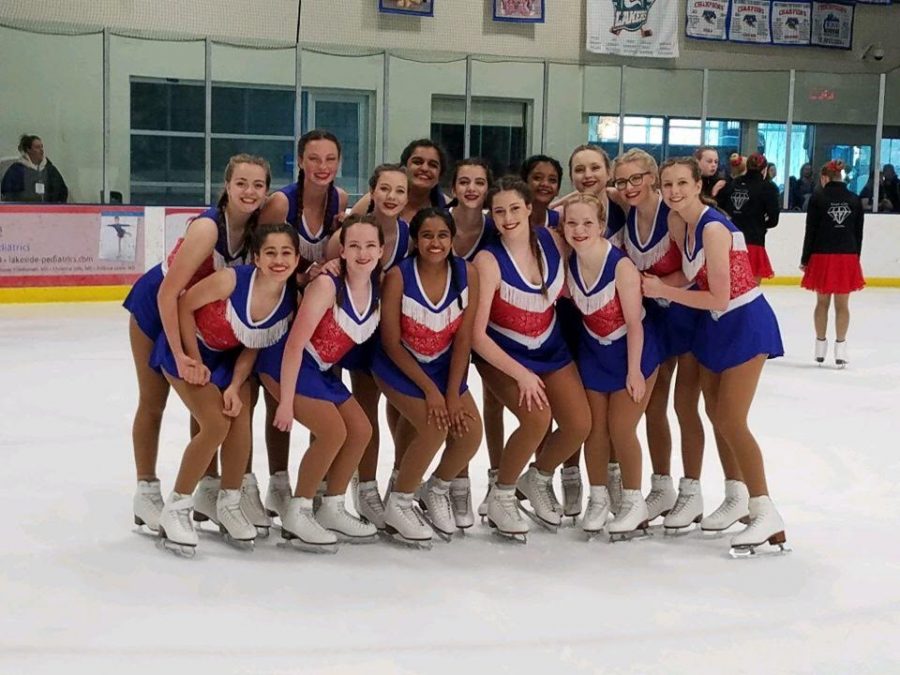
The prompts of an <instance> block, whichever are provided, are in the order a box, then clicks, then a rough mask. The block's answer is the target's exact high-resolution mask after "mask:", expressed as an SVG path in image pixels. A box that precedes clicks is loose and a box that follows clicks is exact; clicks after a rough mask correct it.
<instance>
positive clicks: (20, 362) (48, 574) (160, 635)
mask: <svg viewBox="0 0 900 675" xmlns="http://www.w3.org/2000/svg"><path fill="white" fill-rule="evenodd" d="M766 294H767V296H768V297H769V299H770V301H771V302H772V304H773V306H774V307H775V310H776V312H777V314H778V317H779V320H780V322H781V327H782V331H783V334H784V342H785V347H786V352H787V355H786V356H785V358H782V359H778V360H775V361H771V362H769V364H768V365H767V367H766V369H765V370H764V372H763V378H762V382H761V386H760V391H759V393H758V395H757V400H756V404H755V406H754V409H753V413H752V419H751V424H752V428H753V429H754V431H755V433H756V435H757V438H758V440H759V441H760V444H761V446H762V448H763V451H764V453H765V456H766V463H767V469H768V474H769V485H770V489H771V493H772V496H773V498H774V499H775V501H776V503H777V504H778V507H779V509H780V510H781V513H782V515H783V516H784V519H785V521H786V524H787V536H788V543H789V545H791V546H792V547H793V549H794V551H793V553H791V554H790V555H787V556H783V557H770V558H761V559H756V560H732V559H730V558H729V557H728V555H727V551H728V538H727V537H726V538H720V539H706V538H703V537H701V535H700V534H699V533H693V534H690V535H687V536H684V537H678V538H672V537H665V536H664V535H663V534H662V533H661V532H656V534H655V535H654V536H653V537H651V538H650V539H648V540H644V541H637V542H626V543H619V544H614V545H610V544H607V543H606V542H605V541H594V542H591V543H586V542H585V541H583V539H582V536H581V532H580V529H576V528H571V527H569V528H566V529H564V530H561V531H560V533H559V534H558V535H552V534H549V533H547V532H543V531H536V530H533V531H532V534H531V535H530V536H529V540H528V544H527V545H525V546H521V545H516V544H511V543H506V542H503V541H499V540H497V539H496V538H495V537H494V536H492V535H491V534H490V532H489V531H488V529H487V528H486V527H483V526H481V525H476V526H475V527H474V528H472V529H471V530H469V533H468V534H467V535H466V536H465V537H463V538H461V539H459V540H456V541H453V542H452V543H449V544H444V543H442V542H436V543H435V545H434V548H433V549H432V550H431V551H414V550H407V549H404V548H401V547H399V546H396V545H390V544H387V543H384V542H379V543H378V544H375V545H371V546H358V547H349V546H345V547H344V548H342V549H341V550H340V551H339V552H338V553H337V555H334V556H316V555H313V554H305V553H302V552H298V551H293V550H284V549H282V548H277V547H276V546H275V542H276V541H278V540H279V539H280V537H279V536H278V531H277V529H276V530H275V531H273V536H272V537H270V539H269V540H268V541H266V540H260V541H259V542H258V546H257V550H256V551H255V552H252V553H245V552H240V551H237V550H235V549H232V548H230V547H228V546H227V545H226V544H224V543H223V542H222V541H221V540H220V539H219V538H218V536H217V535H213V534H208V535H206V536H201V544H200V550H199V553H198V555H197V557H196V558H195V559H194V560H184V559H180V558H177V557H175V556H174V555H172V554H170V553H166V552H164V551H160V550H158V549H157V548H156V547H155V546H154V541H153V539H152V538H151V537H149V536H147V535H141V534H137V533H136V532H135V530H134V526H133V525H132V516H131V510H130V509H131V496H132V492H133V487H134V481H133V463H132V451H131V440H130V428H131V419H132V414H133V409H134V405H135V401H136V385H135V381H134V376H133V371H132V362H131V356H130V353H129V348H128V339H127V316H128V315H127V314H126V312H125V311H124V310H123V309H121V308H120V307H119V306H118V305H116V304H112V303H110V304H77V305H75V304H71V305H35V306H0V373H2V375H0V382H2V384H3V386H2V390H0V424H2V432H0V451H2V459H3V472H2V476H3V482H2V486H3V487H2V504H3V515H2V518H0V540H2V548H0V607H2V611H0V672H2V673H4V674H5V673H28V674H32V673H33V674H38V673H61V672H67V673H117V674H120V673H127V674H128V675H136V674H137V673H159V672H167V673H187V672H200V669H201V668H202V669H203V670H204V671H205V672H210V673H298V672H315V673H473V674H474V673H492V672H500V673H505V672H510V673H517V674H521V673H531V672H542V673H595V672H609V673H682V672H684V673H688V672H689V673H745V672H746V673H758V672H773V673H817V674H818V673H850V672H853V673H887V672H900V645H898V628H900V555H898V553H900V543H898V530H897V525H898V513H900V498H898V495H900V488H898V480H900V459H898V457H900V451H898V440H897V439H898V435H897V430H898V425H900V291H897V290H888V289H868V290H866V291H864V292H863V293H860V294H856V295H854V296H853V299H852V302H851V310H852V312H853V318H852V324H851V331H850V337H849V341H850V352H849V354H850V362H851V363H850V366H849V367H848V368H847V369H846V370H844V371H839V370H837V369H835V368H834V366H833V365H832V364H831V363H829V364H827V365H826V366H825V367H817V366H816V365H815V364H813V363H812V348H813V333H812V326H811V323H812V321H811V314H812V305H813V296H812V294H810V293H806V292H802V291H800V290H799V289H787V288H767V289H766ZM829 359H831V355H829ZM472 372H473V375H472V376H471V377H470V383H471V384H472V387H473V389H475V390H476V399H480V393H479V392H478V390H480V383H479V381H478V379H477V374H474V370H473V371H472ZM257 412H258V413H259V411H257ZM672 418H673V420H674V415H673V417H672ZM257 420H258V422H257V423H258V425H259V424H261V420H260V419H259V417H257ZM187 428H188V423H187V414H186V411H185V409H184V407H183V406H182V404H181V402H180V401H179V400H178V399H177V397H175V394H174V393H173V394H172V397H171V399H170V406H169V410H168V411H167V414H166V419H165V423H164V428H163V439H162V448H161V452H160V466H159V470H160V477H161V479H162V481H163V492H164V494H167V493H168V491H169V490H171V486H172V481H173V479H174V474H175V472H176V470H177V466H178V462H179V460H180V457H181V452H182V450H183V446H184V443H185V442H186V437H187ZM256 435H257V438H260V437H261V427H260V426H258V427H257V431H256ZM673 435H674V436H675V442H676V447H677V425H673ZM387 437H389V436H388V434H387V433H382V438H383V439H384V438H387ZM305 443H306V433H305V431H303V430H302V429H298V428H297V427H295V433H294V438H293V443H292V447H293V452H292V457H291V460H292V461H291V466H292V473H294V474H295V471H294V469H295V468H296V465H297V463H298V462H299V456H300V453H301V452H302V450H303V449H304V447H305ZM257 445H258V448H259V449H260V450H261V449H262V444H261V443H258V444H257ZM391 459H392V452H391V450H390V449H389V448H388V447H387V446H383V452H382V457H381V462H380V468H379V482H380V484H381V486H382V488H383V486H384V484H385V482H386V480H387V477H388V474H389V471H390V462H391ZM486 466H487V453H486V450H485V449H484V448H482V450H481V451H480V453H479V455H478V456H477V458H476V459H475V461H474V463H473V467H472V484H473V496H474V499H475V503H476V505H477V504H478V502H479V501H480V500H481V498H482V497H483V495H484V491H485V486H486V482H487V480H486V475H485V469H486ZM644 466H645V469H644V472H643V473H644V491H645V492H646V491H647V490H648V489H649V485H648V483H649V474H650V468H649V460H648V459H647V458H646V453H645V464H644ZM255 470H256V473H257V475H258V476H259V477H260V482H261V487H262V489H263V490H265V476H266V474H267V468H266V461H265V453H264V452H262V451H258V453H257V458H256V460H255ZM673 475H675V477H676V481H677V477H678V475H680V460H679V459H678V458H677V453H676V457H675V458H673ZM703 489H704V498H705V502H706V512H707V513H708V512H710V511H711V510H712V509H714V508H715V507H716V506H717V505H718V504H719V502H720V500H721V497H722V492H723V483H722V473H721V469H720V467H719V464H718V459H717V457H716V453H715V449H714V446H713V444H712V443H711V441H710V442H708V444H707V452H706V460H705V463H704V477H703Z"/></svg>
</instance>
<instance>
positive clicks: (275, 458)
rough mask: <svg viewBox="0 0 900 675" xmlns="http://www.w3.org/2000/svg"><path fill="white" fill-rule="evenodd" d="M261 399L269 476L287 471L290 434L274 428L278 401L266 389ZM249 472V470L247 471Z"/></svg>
mask: <svg viewBox="0 0 900 675" xmlns="http://www.w3.org/2000/svg"><path fill="white" fill-rule="evenodd" d="M263 399H264V400H265V404H266V434H265V436H266V455H267V457H268V460H269V475H270V476H273V475H275V474H276V473H277V472H278V471H287V470H288V460H289V458H290V449H291V432H289V431H281V430H280V429H278V428H277V427H276V426H275V411H276V410H277V409H278V401H277V400H276V399H275V397H274V396H272V395H271V394H270V393H269V391H268V389H265V388H263ZM248 470H249V469H248Z"/></svg>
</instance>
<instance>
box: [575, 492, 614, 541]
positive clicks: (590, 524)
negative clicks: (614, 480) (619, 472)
mask: <svg viewBox="0 0 900 675" xmlns="http://www.w3.org/2000/svg"><path fill="white" fill-rule="evenodd" d="M608 519H609V490H607V489H606V486H605V485H591V491H590V494H589V496H588V505H587V511H585V512H584V517H583V518H582V519H581V529H582V531H583V532H584V533H585V534H586V535H587V538H588V541H590V540H591V539H593V538H594V537H596V536H597V535H598V534H599V533H600V532H602V531H603V529H604V528H605V527H606V521H607V520H608Z"/></svg>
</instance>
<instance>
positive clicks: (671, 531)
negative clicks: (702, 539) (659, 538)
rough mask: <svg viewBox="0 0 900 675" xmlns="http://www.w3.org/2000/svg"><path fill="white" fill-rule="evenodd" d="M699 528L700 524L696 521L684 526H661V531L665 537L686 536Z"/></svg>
mask: <svg viewBox="0 0 900 675" xmlns="http://www.w3.org/2000/svg"><path fill="white" fill-rule="evenodd" d="M699 530H700V526H699V525H698V524H696V523H691V524H690V525H686V526H685V527H665V526H663V532H665V535H666V536H667V537H673V538H677V537H686V536H688V535H689V534H691V533H692V532H698V531H699Z"/></svg>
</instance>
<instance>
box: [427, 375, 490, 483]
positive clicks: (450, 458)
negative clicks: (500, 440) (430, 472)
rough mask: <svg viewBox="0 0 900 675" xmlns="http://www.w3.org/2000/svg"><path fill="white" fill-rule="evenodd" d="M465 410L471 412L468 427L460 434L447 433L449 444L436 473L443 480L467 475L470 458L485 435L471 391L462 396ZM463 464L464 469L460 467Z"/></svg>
mask: <svg viewBox="0 0 900 675" xmlns="http://www.w3.org/2000/svg"><path fill="white" fill-rule="evenodd" d="M460 402H461V403H462V407H463V410H465V411H466V412H467V413H469V419H468V421H467V423H466V425H467V426H468V429H467V430H466V431H465V432H464V433H462V434H460V435H458V436H455V435H453V432H452V430H451V432H450V433H448V434H447V446H446V448H445V450H444V454H443V455H441V462H440V464H438V467H437V469H435V471H434V473H435V475H437V477H438V478H440V479H441V480H446V481H450V480H453V478H454V477H455V476H461V475H467V467H468V466H469V460H471V459H472V457H474V456H475V453H476V452H478V447H479V446H480V445H481V439H482V437H483V435H484V429H483V428H482V425H481V415H480V414H479V412H478V407H477V406H476V405H475V399H473V398H472V394H471V392H468V391H467V392H466V393H465V394H463V395H462V396H460ZM460 466H462V469H460V468H459V467H460Z"/></svg>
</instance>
